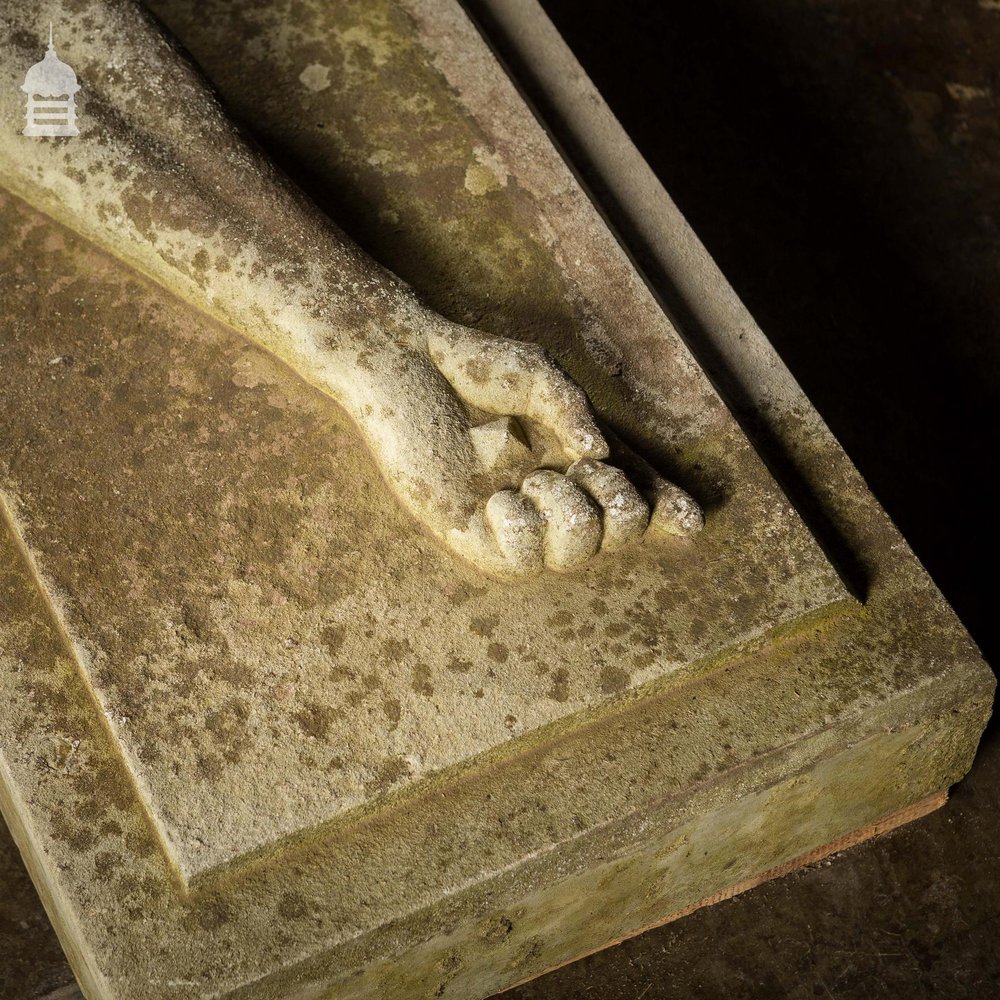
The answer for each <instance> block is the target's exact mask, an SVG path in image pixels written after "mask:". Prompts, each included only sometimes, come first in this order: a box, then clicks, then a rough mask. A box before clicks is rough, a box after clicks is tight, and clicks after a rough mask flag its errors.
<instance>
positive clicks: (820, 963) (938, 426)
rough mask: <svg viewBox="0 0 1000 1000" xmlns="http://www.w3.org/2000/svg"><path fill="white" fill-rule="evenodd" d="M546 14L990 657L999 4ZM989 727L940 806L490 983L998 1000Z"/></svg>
mask: <svg viewBox="0 0 1000 1000" xmlns="http://www.w3.org/2000/svg"><path fill="white" fill-rule="evenodd" d="M542 5H543V6H544V8H545V10H546V11H547V13H548V14H549V16H550V17H551V18H552V19H553V21H554V22H555V23H556V25H557V27H558V28H559V30H560V31H561V32H562V34H563V36H564V37H565V38H566V40H567V41H568V42H569V44H570V46H571V47H572V49H573V50H574V52H575V53H576V55H577V58H578V59H579V60H580V61H581V63H582V64H583V66H584V68H585V69H586V70H587V72H588V73H589V74H590V76H591V78H592V79H593V80H594V82H595V84H596V85H597V87H598V89H599V90H600V91H601V93H602V94H603V95H604V97H605V98H606V100H607V101H608V103H609V104H610V105H611V108H612V110H613V111H614V112H615V114H616V115H617V116H618V118H619V120H620V121H621V122H622V124H623V125H624V126H625V129H626V130H627V131H628V133H629V134H630V135H631V136H632V138H633V140H634V141H635V142H636V144H637V145H638V146H639V148H640V150H641V152H642V153H643V155H644V156H645V157H646V159H647V160H648V161H649V163H650V164H651V166H652V167H653V169H654V170H655V171H656V173H657V174H658V175H659V177H660V179H661V180H662V182H663V184H664V186H665V187H666V189H667V190H668V191H669V192H670V194H671V196H672V197H673V198H674V200H675V201H676V202H677V204H678V205H679V207H680V209H681V211H682V212H683V213H684V214H685V215H686V217H687V219H688V220H689V222H690V223H691V224H692V226H693V227H694V229H695V231H696V232H697V233H698V235H699V236H700V237H701V239H702V240H703V241H704V243H705V244H706V246H707V247H708V250H709V252H710V253H711V254H712V255H713V256H714V257H715V259H716V261H717V262H718V263H719V265H720V267H721V268H722V270H723V272H724V273H725V274H726V276H727V277H728V278H729V280H730V281H731V283H732V284H733V285H734V287H735V288H736V291H737V292H738V294H739V295H740V296H741V297H742V299H743V301H744V302H745V303H746V304H747V306H748V307H749V309H750V311H751V313H753V315H754V316H755V318H756V319H757V321H758V322H759V323H760V325H761V326H762V327H763V329H764V331H765V333H766V334H767V335H768V336H769V337H770V339H771V340H772V342H773V343H774V344H775V346H776V347H777V349H778V352H779V353H780V354H781V356H782V358H783V359H784V360H785V362H786V363H787V364H788V366H789V367H790V368H791V370H792V372H793V374H794V375H795V376H796V377H797V378H798V380H799V382H800V383H801V385H802V386H803V388H804V389H805V391H806V393H807V395H808V396H809V397H810V399H811V400H812V401H813V403H814V404H815V405H816V407H817V408H818V410H819V411H820V413H821V414H822V415H823V416H824V417H825V418H826V420H827V422H828V423H829V425H830V426H831V428H832V429H833V431H834V433H835V434H836V435H837V437H838V438H839V440H840V441H841V443H842V444H843V445H844V447H845V449H846V450H847V452H848V454H849V455H850V456H851V458H852V459H853V460H854V462H855V463H856V465H857V466H858V467H859V468H860V470H861V472H862V474H863V475H864V477H865V478H866V480H867V481H868V483H869V485H870V486H871V488H872V490H873V492H874V493H875V495H876V496H877V497H878V498H879V500H880V501H881V502H882V503H883V505H884V506H885V507H886V508H887V510H888V511H889V513H890V514H891V516H892V517H893V519H894V520H895V521H896V523H897V524H898V525H899V527H900V528H901V529H902V531H903V533H904V535H905V536H906V537H907V539H908V540H909V542H910V543H911V544H912V546H913V547H914V549H915V550H916V552H917V555H918V556H919V557H920V558H921V560H922V561H923V562H924V564H925V565H926V566H927V568H928V569H929V570H930V572H931V575H932V576H933V577H934V579H935V581H936V582H937V583H938V585H939V586H940V587H941V589H942V590H943V591H944V593H945V595H946V596H947V597H948V599H949V600H950V601H951V603H952V605H953V606H954V607H955V609H956V611H957V612H958V613H959V615H960V616H961V618H962V619H963V621H964V622H965V624H966V626H967V627H968V628H969V630H970V631H971V633H972V634H973V636H974V637H975V639H976V641H977V642H978V643H979V645H980V647H981V648H982V650H983V653H984V655H985V656H986V657H987V659H988V660H990V662H992V663H993V664H997V663H1000V656H998V652H1000V650H998V646H1000V628H998V619H1000V614H998V611H997V602H998V597H1000V586H998V585H997V582H996V573H997V559H996V551H997V546H996V539H997V529H996V524H997V512H998V510H1000V503H998V499H1000V497H998V494H1000V490H998V483H997V475H996V472H997V469H996V466H997V456H998V454H1000V448H998V445H1000V440H998V439H1000V419H998V417H997V414H998V405H1000V398H998V397H1000V296H998V292H1000V212H998V208H1000V114H998V112H1000V101H998V97H1000V0H950V2H948V3H930V2H927V0H906V2H903V0H698V2H696V3H691V4H672V3H668V2H666V0H658V2H657V0H630V2H626V3H622V2H620V0H619V2H617V3H613V2H609V0H542ZM998 729H1000V727H998V726H997V725H995V724H994V725H993V726H991V728H990V729H989V730H988V732H987V735H986V738H985V740H984V743H983V746H982V748H981V750H980V755H979V757H978V759H977V762H976V765H975V767H974V769H973V772H972V774H971V775H970V777H969V778H968V779H967V780H966V781H965V782H963V783H962V784H961V785H959V786H958V787H957V788H956V789H955V790H954V792H953V797H952V800H951V803H950V804H949V805H948V806H947V807H946V808H945V809H943V810H941V811H939V812H937V813H935V814H933V815H932V816H930V817H928V818H926V819H924V820H921V821H919V822H917V823H914V824H911V825H910V826H908V827H906V828H904V829H902V830H899V831H897V832H896V833H894V834H891V835H889V836H887V837H884V838H882V839H880V840H878V841H875V842H870V843H868V844H866V845H863V846H862V847H859V848H856V849H854V850H852V851H850V852H847V853H845V854H844V855H843V856H842V857H839V858H838V859H837V860H836V861H835V863H832V864H831V863H830V862H826V863H823V864H821V865H818V866H814V867H813V868H810V869H807V870H804V871H801V872H799V873H797V874H795V875H792V876H790V877H788V878H785V879H781V880H779V881H776V882H772V883H769V884H768V885H766V886H763V887H762V888H759V889H756V890H754V891H753V892H751V893H749V894H747V895H744V896H741V897H739V898H737V899H735V900H732V901H730V902H727V903H722V904H719V905H717V906H714V907H712V908H710V909H706V910H701V911H699V912H698V913H696V914H694V915H693V916H690V917H687V918H685V919H683V920H681V921H678V922H676V923H673V924H669V925H667V926H665V927H663V928H661V929H659V930H656V931H652V932H649V933H647V934H645V935H643V936H641V937H639V938H635V939H632V940H631V941H628V942H626V943H625V944H623V945H620V946H618V947H616V948H612V949H609V950H607V951H604V952H601V953H599V954H597V955H595V956H592V957H591V958H588V959H585V960H584V961H582V962H578V963H576V964H574V965H572V966H569V967H567V968H565V969H562V970H559V971H557V972H554V973H551V974H549V975H548V976H545V977H543V978H542V979H539V980H536V981H535V982H533V983H530V984H528V985H526V986H524V987H521V988H519V989H518V990H515V991H513V992H512V993H509V994H507V996H509V997H510V998H511V1000H543V998H544V1000H564V998H565V1000H569V998H574V1000H576V998H583V1000H589V998H591V997H593V998H595V1000H597V998H601V1000H663V998H673V997H678V998H680V997H685V998H686V997H738V996H755V997H756V996H762V997H770V996H782V997H813V996H815V997H838V998H840V997H858V998H861V997H865V998H870V997H907V998H910V997H925V996H926V997H930V996H941V997H949V998H953V997H980V996H981V997H991V996H1000V847H998V839H997V838H998V832H1000V831H998V828H997V821H998V819H1000V793H998V781H1000V733H998Z"/></svg>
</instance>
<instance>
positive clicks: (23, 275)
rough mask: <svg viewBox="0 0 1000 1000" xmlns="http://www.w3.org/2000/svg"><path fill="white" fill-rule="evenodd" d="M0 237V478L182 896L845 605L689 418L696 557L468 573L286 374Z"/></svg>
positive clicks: (46, 232)
mask: <svg viewBox="0 0 1000 1000" xmlns="http://www.w3.org/2000/svg"><path fill="white" fill-rule="evenodd" d="M0 220H2V221H0V228H2V231H3V241H2V244H3V251H2V253H3V255H4V257H3V262H2V263H3V266H2V268H0V270H2V272H3V275H4V276H3V277H2V278H0V282H2V283H3V297H4V301H5V302H6V303H7V304H8V308H9V309H10V311H11V314H12V315H13V316H14V317H15V318H14V319H12V320H11V321H10V323H9V324H8V333H7V336H6V337H5V338H4V340H3V343H2V344H0V364H2V366H3V370H4V372H5V374H6V381H5V389H4V393H5V400H4V403H5V405H4V408H3V416H2V418H0V421H2V423H0V426H2V430H3V436H4V440H5V441H7V442H8V444H9V448H8V450H7V451H6V452H5V453H4V455H3V457H2V458H0V483H2V487H3V491H4V494H5V496H6V498H7V503H8V505H9V507H10V514H11V515H12V518H13V520H14V521H15V523H16V524H17V526H18V530H19V532H20V534H21V537H22V539H23V541H24V544H25V546H26V548H27V549H28V551H29V552H30V553H31V556H32V559H33V561H34V565H35V568H36V571H37V573H38V574H39V576H40V579H41V581H42V583H43V586H44V588H45V589H46V591H47V592H48V594H49V595H50V597H51V600H52V603H53V606H54V609H55V611H56V613H57V614H58V616H59V618H60V620H61V622H62V624H63V625H64V627H65V628H66V630H67V632H68V634H69V636H70V637H71V639H72V642H73V646H74V651H75V655H76V656H77V658H78V660H79V662H80V665H81V669H83V670H84V672H85V674H86V676H87V678H88V681H89V683H90V684H92V685H93V688H94V690H95V692H96V695H97V697H98V699H99V700H100V703H101V705H102V707H103V709H104V711H105V713H106V716H107V718H108V720H109V722H110V724H111V726H112V727H113V729H114V731H115V733H116V735H117V736H118V738H119V740H120V741H121V745H122V748H123V751H124V753H125V755H126V758H127V760H128V762H129V766H130V767H131V768H132V770H133V772H134V774H135V777H136V782H137V785H138V787H139V788H140V789H141V790H142V794H143V795H144V797H145V798H146V801H147V803H148V808H149V811H150V814H151V816H152V817H153V820H154V822H155V823H156V826H157V828H158V829H159V831H160V833H161V835H162V837H163V839H164V841H165V842H166V844H167V845H168V846H169V850H170V852H171V854H172V855H173V857H174V859H175V862H176V864H177V865H178V867H179V869H180V871H181V872H182V873H183V875H184V877H185V878H191V877H193V876H195V875H197V874H199V873H203V872H205V871H207V870H210V869H212V868H216V867H218V866H220V865H226V864H229V863H231V862H232V861H233V860H235V859H236V858H238V857H239V856H241V855H243V854H246V853H251V852H257V851H260V850H263V849H266V848H267V847H269V846H270V845H272V844H273V843H274V842H275V841H277V840H281V839H283V838H286V837H290V836H296V835H299V834H301V833H303V832H304V831H308V830H310V829H311V828H313V827H316V826H317V825H321V824H323V823H326V822H328V821H330V820H334V819H338V818H342V817H343V816H344V815H345V814H347V813H348V812H349V811H350V810H352V809H356V808H358V807H362V806H370V805H371V804H373V803H374V802H376V801H377V800H379V799H380V798H382V797H383V796H384V795H385V794H386V793H388V792H390V791H393V790H397V789H401V788H403V787H404V786H408V785H412V784H413V783H415V782H417V781H419V780H420V779H422V778H425V777H427V776H428V775H432V774H435V773H437V772H441V771H442V770H444V769H446V768H448V767H450V766H454V765H456V764H460V763H463V762H467V761H468V760H470V759H471V758H474V757H476V756H478V755H480V754H483V753H486V752H489V751H495V750H497V749H499V748H501V747H504V746H506V745H507V744H511V743H512V742H513V741H514V740H515V739H516V738H517V737H524V736H526V735H527V734H531V733H533V732H535V731H539V730H541V729H543V728H544V727H546V726H548V725H550V724H552V723H555V722H557V721H558V720H561V719H564V718H566V717H569V716H572V715H574V714H575V713H578V712H580V711H582V710H585V709H594V708H597V707H598V706H600V705H602V704H604V703H607V702H609V701H612V700H614V699H615V698H616V697H619V696H621V695H623V694H624V693H625V692H628V691H631V690H635V689H637V688H638V687H639V686H641V685H643V684H645V683H648V682H650V681H653V680H656V679H663V678H669V677H670V676H671V675H673V674H674V673H675V672H676V671H678V670H680V669H682V668H688V667H691V666H692V665H694V664H696V663H697V662H698V661H699V660H703V659H705V658H706V657H711V656H713V655H716V654H718V653H720V652H721V651H723V650H724V649H725V648H726V647H728V646H730V645H732V644H733V643H736V642H740V641H743V640H747V639H750V638H751V637H753V636H757V635H760V634H761V633H763V632H764V631H765V630H767V629H770V628H773V627H775V626H777V625H780V624H782V623H788V622H792V621H794V620H795V619H797V618H798V617H800V616H801V615H803V614H806V613H808V612H813V611H816V610H817V609H820V608H823V607H825V606H826V605H828V604H830V603H831V602H836V601H839V600H841V599H843V598H844V597H845V595H844V592H843V590H842V589H841V586H840V584H839V581H838V580H837V578H836V577H835V575H834V574H833V571H832V570H831V569H830V567H829V566H828V564H827V563H826V561H825V559H824V558H823V557H822V555H821V553H820V552H819V550H818V548H817V547H816V546H815V543H814V542H813V541H812V539H811V538H810V536H809V535H808V533H807V532H806V531H805V529H804V527H803V526H802V524H801V522H800V521H799V520H798V518H797V517H796V515H794V513H793V512H792V511H791V509H790V507H789V506H788V503H787V501H785V500H784V499H783V498H782V497H781V495H780V494H779V493H778V492H777V491H776V490H775V489H774V487H773V484H772V483H771V482H770V480H769V479H768V477H767V475H766V473H765V472H764V471H763V468H762V466H761V465H760V464H759V462H758V461H757V460H756V459H755V458H754V456H753V455H752V453H751V452H750V451H749V449H748V448H747V447H746V445H745V442H743V441H742V439H741V438H740V436H739V433H738V431H737V430H736V428H735V427H734V426H733V424H732V422H731V420H730V419H729V418H728V417H726V416H725V414H724V411H721V410H718V409H717V410H716V413H717V417H718V419H717V425H716V429H715V434H714V435H713V436H712V437H709V438H707V439H704V443H703V444H700V445H699V444H698V443H693V444H692V451H691V454H690V460H691V461H692V462H697V461H698V458H697V456H699V455H702V454H703V455H704V456H705V457H704V459H703V462H704V464H705V465H706V466H709V467H711V466H713V465H714V467H715V468H717V469H719V470H720V472H722V474H724V475H725V481H726V482H727V483H730V484H732V486H731V489H732V496H731V497H730V498H727V499H726V500H725V501H724V502H722V503H720V504H719V506H717V507H716V509H715V510H714V511H713V513H712V515H711V519H710V523H709V525H708V527H707V528H706V529H705V531H703V532H702V533H701V534H700V535H698V536H697V538H696V540H683V539H670V538H666V537H662V536H661V537H658V538H650V539H649V540H647V542H646V543H645V544H642V545H640V546H639V547H638V548H636V549H635V550H634V551H632V550H630V554H629V556H628V557H627V558H620V557H616V556H615V555H608V556H606V557H602V558H600V559H598V560H596V561H595V562H594V565H593V566H592V567H589V568H584V569H582V570H577V571H576V572H574V573H573V574H571V575H566V576H558V577H552V576H544V577H540V578H538V579H537V580H534V581H531V582H527V583H519V584H511V583H505V582H498V581H492V580H489V579H487V578H484V577H483V576H482V575H481V574H479V573H477V572H476V571H475V570H474V569H473V568H471V567H467V566H465V564H464V563H462V562H460V561H458V560H456V559H455V558H453V557H452V556H450V555H449V554H448V553H447V552H444V551H442V550H441V549H439V548H438V547H437V546H436V545H435V544H433V542H431V541H430V540H428V539H426V538H424V536H423V535H421V534H420V532H419V531H417V530H416V529H415V528H414V526H413V525H412V523H411V522H410V521H409V519H408V518H407V517H406V516H405V514H404V513H402V512H401V511H400V510H399V509H398V507H397V505H396V504H395V503H394V501H393V499H392V497H391V496H390V495H389V494H388V493H387V492H386V491H385V489H384V488H383V486H382V483H381V481H380V479H379V477H378V474H377V472H376V471H375V469H374V468H373V467H372V465H371V463H370V461H369V460H368V458H367V455H366V453H365V450H364V447H363V445H362V444H361V443H360V442H359V441H358V440H357V439H356V436H355V435H354V433H353V431H352V428H351V426H350V424H349V423H348V422H347V421H346V420H345V418H344V417H343V416H341V414H340V413H338V411H337V409H336V407H335V406H333V405H332V404H331V403H330V402H329V401H328V400H326V399H325V398H324V397H323V396H321V395H320V394H318V393H316V392H314V391H312V390H310V389H309V388H308V387H306V386H304V385H303V384H302V383H301V382H300V381H299V380H298V379H297V378H296V377H295V376H294V375H292V374H291V373H290V372H288V371H287V369H284V368H283V367H282V366H280V365H279V364H277V363H276V362H275V361H274V360H273V359H271V358H270V357H268V356H267V355H265V354H264V353H263V352H261V351H259V350H258V349H256V348H254V347H251V346H249V345H247V344H246V343H245V341H243V340H242V339H241V338H239V337H237V336H235V335H234V334H232V333H231V332H229V331H227V330H225V329H223V328H221V327H219V326H218V325H216V324H214V323H213V322H211V321H209V320H206V319H203V318H201V317H199V316H197V315H196V314H195V313H193V311H192V310H190V309H189V308H187V307H184V306H182V305H180V304H179V303H175V302H171V300H170V298H169V296H167V295H166V294H165V293H163V292H161V291H160V290H158V289H156V288H155V286H151V285H149V284H148V283H146V282H144V281H143V280H141V279H139V278H137V277H135V276H134V275H131V274H130V273H129V272H127V271H125V270H124V269H123V268H122V267H121V266H120V265H118V264H117V263H115V262H113V261H111V260H110V259H108V258H106V257H105V256H103V255H102V254H100V253H98V252H96V251H94V250H92V249H90V248H88V247H87V246H86V245H84V244H83V243H82V242H81V241H80V240H78V239H77V238H75V237H73V236H71V235H70V234H68V233H66V232H64V231H61V230H59V229H58V228H56V227H54V226H52V225H51V224H49V223H47V222H45V221H44V220H43V218H42V217H41V216H38V215H37V214H35V213H34V212H33V211H31V210H29V209H28V208H27V207H26V206H24V205H23V204H21V203H19V202H16V201H15V200H13V199H10V198H5V199H4V203H3V207H2V216H0ZM40 293H44V294H40ZM702 391H703V392H704V393H705V394H706V396H708V394H709V390H708V388H707V386H703V388H702ZM689 405H690V403H689Z"/></svg>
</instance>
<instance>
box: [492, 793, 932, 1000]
mask: <svg viewBox="0 0 1000 1000" xmlns="http://www.w3.org/2000/svg"><path fill="white" fill-rule="evenodd" d="M949 788H950V786H949ZM949 788H943V789H942V790H941V791H939V792H934V793H933V794H931V795H928V796H927V797H926V798H923V799H920V801H919V802H914V803H913V804H912V805H909V806H904V807H903V808H902V809H896V810H895V811H893V812H890V813H887V814H886V815H885V816H882V817H881V818H880V819H877V820H874V821H872V822H870V823H866V824H865V825H864V826H861V827H858V828H857V829H856V830H853V831H852V832H851V833H848V834H845V835H844V836H842V837H837V838H835V839H834V840H831V841H829V842H828V843H826V844H823V845H822V846H820V847H814V848H813V849H812V850H811V851H806V852H805V853H804V854H800V855H798V857H795V858H792V859H791V860H790V861H786V862H784V863H783V864H780V865H777V866H776V867H774V868H770V869H768V870H767V871H765V872H761V873H760V875H755V876H754V877H753V878H750V879H745V880H744V881H742V882H737V883H735V884H734V885H731V886H727V887H726V888H725V889H720V890H719V891H718V892H714V893H712V895H711V896H706V897H704V898H703V899H699V900H698V901H697V902H694V903H691V904H689V905H688V906H685V907H683V908H682V909H680V910H677V911H675V912H674V913H671V914H669V915H668V916H666V917H663V918H662V919H661V920H654V921H652V923H648V924H644V925H643V926H642V927H637V928H636V929H635V930H634V931H630V932H629V933H628V934H623V935H622V936H621V937H617V938H615V939H614V940H613V941H608V942H607V943H606V944H602V945H600V946H599V947H597V948H591V949H590V950H589V951H584V952H581V953H580V954H579V955H574V956H573V958H570V959H567V960H566V961H565V962H561V963H560V964H559V965H553V966H550V967H549V968H547V969H544V970H543V971H542V972H539V973H538V974H537V975H534V976H529V977H528V978H527V979H521V980H519V981H518V982H516V983H511V985H510V986H508V987H506V988H505V989H503V990H501V991H500V993H501V994H503V993H507V992H509V991H510V990H515V989H517V987H518V986H523V985H524V984H525V983H530V982H533V981H534V980H536V979H540V978H541V977H542V976H547V975H548V974H549V973H550V972H555V971H557V970H558V969H564V968H566V966H567V965H572V964H573V963H574V962H579V961H581V960H582V959H584V958H589V957H590V956H591V955H596V954H598V953H599V952H602V951H606V950H607V949H608V948H615V947H617V946H618V945H620V944H623V943H624V942H625V941H629V940H631V939H632V938H635V937H639V935H641V934H645V933H646V932H647V931H652V930H656V929H657V928H658V927H664V926H665V925H666V924H670V923H673V922H674V921H675V920H680V919H681V918H683V917H687V916H690V915H691V914H692V913H695V912H697V911H698V910H701V909H704V908H705V907H706V906H715V905H716V904H717V903H724V902H726V901H727V900H730V899H734V898H735V897H736V896H740V895H742V894H743V893H745V892H749V891H750V890H751V889H756V888H757V886H759V885H763V884H764V883H765V882H771V881H773V880H774V879H776V878H782V877H784V876H785V875H790V874H791V873H792V872H796V871H798V870H799V869H801V868H806V867H807V866H809V865H814V864H816V862H818V861H823V860H824V859H825V858H828V857H830V856H831V855H833V854H840V853H841V852H843V851H848V850H850V849H851V848H852V847H858V846H859V845H861V844H863V843H865V842H866V841H869V840H873V839H875V838H876V837H881V836H883V835H884V834H887V833H892V831H893V830H897V829H899V827H901V826H905V825H907V824H908V823H914V822H916V821H917V820H918V819H923V817H924V816H928V815H929V814H930V813H932V812H934V811H935V810H937V809H941V808H942V807H943V806H944V805H945V804H946V803H947V801H948V793H949Z"/></svg>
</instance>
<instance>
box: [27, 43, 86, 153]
mask: <svg viewBox="0 0 1000 1000" xmlns="http://www.w3.org/2000/svg"><path fill="white" fill-rule="evenodd" d="M79 89H80V84H78V83H77V82H76V73H74V72H73V70H72V68H71V67H70V66H67V65H66V63H64V62H63V61H62V60H61V59H60V58H59V56H57V55H56V50H55V46H54V45H53V44H52V25H49V48H48V51H47V52H46V53H45V58H44V59H43V60H42V61H41V62H38V63H35V65H34V66H32V67H31V69H29V70H28V72H27V74H26V75H25V77H24V83H23V84H21V90H23V91H24V92H25V93H26V94H27V95H28V113H27V119H28V124H27V125H25V127H24V133H23V134H24V135H79V134H80V130H79V129H78V128H77V127H76V104H75V102H74V99H73V95H74V94H75V93H76V92H77V91H78V90H79Z"/></svg>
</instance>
